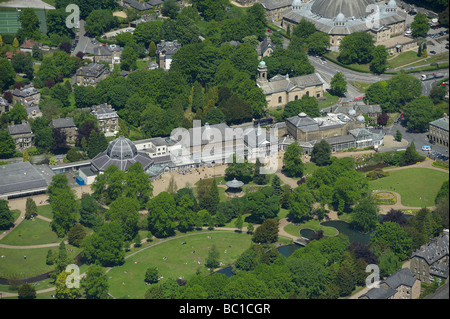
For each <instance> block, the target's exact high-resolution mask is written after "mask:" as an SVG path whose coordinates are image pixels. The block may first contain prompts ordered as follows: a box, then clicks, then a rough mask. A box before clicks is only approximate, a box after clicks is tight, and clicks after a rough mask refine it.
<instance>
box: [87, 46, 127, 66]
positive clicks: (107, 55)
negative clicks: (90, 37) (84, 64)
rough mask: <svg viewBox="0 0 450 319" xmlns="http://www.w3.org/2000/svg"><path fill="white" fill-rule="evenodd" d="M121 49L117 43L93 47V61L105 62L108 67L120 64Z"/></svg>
mask: <svg viewBox="0 0 450 319" xmlns="http://www.w3.org/2000/svg"><path fill="white" fill-rule="evenodd" d="M121 54H122V50H121V48H120V47H119V46H118V45H115V44H111V45H109V46H108V45H107V46H103V45H102V46H98V47H95V48H94V63H100V62H107V63H108V64H109V66H110V68H113V66H114V65H115V64H120V56H121Z"/></svg>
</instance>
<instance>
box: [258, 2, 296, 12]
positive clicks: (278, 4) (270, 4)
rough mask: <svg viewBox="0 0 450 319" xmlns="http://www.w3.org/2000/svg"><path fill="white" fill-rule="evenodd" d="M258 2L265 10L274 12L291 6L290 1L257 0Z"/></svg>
mask: <svg viewBox="0 0 450 319" xmlns="http://www.w3.org/2000/svg"><path fill="white" fill-rule="evenodd" d="M258 2H259V3H260V4H261V5H262V6H263V7H264V9H266V10H275V9H279V8H284V7H288V6H290V5H292V0H259V1H258Z"/></svg>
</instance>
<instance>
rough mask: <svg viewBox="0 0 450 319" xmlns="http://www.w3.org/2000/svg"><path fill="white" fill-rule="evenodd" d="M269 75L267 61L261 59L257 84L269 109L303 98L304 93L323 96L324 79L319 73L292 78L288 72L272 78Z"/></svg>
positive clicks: (318, 96)
mask: <svg viewBox="0 0 450 319" xmlns="http://www.w3.org/2000/svg"><path fill="white" fill-rule="evenodd" d="M267 75H268V70H267V66H266V63H265V62H264V61H261V62H260V63H259V66H258V78H257V80H256V85H257V86H259V87H260V88H261V89H262V91H263V93H264V94H265V96H266V100H267V107H268V108H269V109H275V108H277V107H282V106H284V105H286V104H287V103H288V102H290V101H296V100H298V99H301V98H302V97H303V96H304V95H307V96H311V97H316V98H321V97H323V94H324V90H323V85H324V81H323V79H322V78H321V76H320V75H319V74H318V73H313V74H308V75H302V76H297V77H293V78H290V77H289V75H288V74H287V75H279V74H278V75H276V76H274V77H273V78H271V79H268V78H267Z"/></svg>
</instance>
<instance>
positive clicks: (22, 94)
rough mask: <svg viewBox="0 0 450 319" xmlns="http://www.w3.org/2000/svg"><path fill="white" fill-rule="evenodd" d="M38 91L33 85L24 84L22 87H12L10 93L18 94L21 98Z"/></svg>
mask: <svg viewBox="0 0 450 319" xmlns="http://www.w3.org/2000/svg"><path fill="white" fill-rule="evenodd" d="M38 93H39V91H38V90H37V89H36V88H35V87H33V86H30V85H26V86H25V87H23V88H22V89H14V90H13V91H12V95H14V96H18V97H21V98H24V97H25V98H26V97H30V96H33V95H36V94H38Z"/></svg>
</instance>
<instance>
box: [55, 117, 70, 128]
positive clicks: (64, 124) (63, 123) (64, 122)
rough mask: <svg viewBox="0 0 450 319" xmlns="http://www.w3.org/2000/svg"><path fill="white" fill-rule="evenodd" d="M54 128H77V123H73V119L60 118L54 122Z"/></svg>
mask: <svg viewBox="0 0 450 319" xmlns="http://www.w3.org/2000/svg"><path fill="white" fill-rule="evenodd" d="M52 124H53V127H54V128H69V127H75V122H74V121H73V118H71V117H66V118H59V119H56V120H53V121H52Z"/></svg>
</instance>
